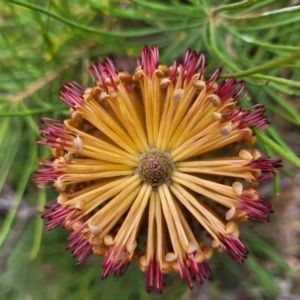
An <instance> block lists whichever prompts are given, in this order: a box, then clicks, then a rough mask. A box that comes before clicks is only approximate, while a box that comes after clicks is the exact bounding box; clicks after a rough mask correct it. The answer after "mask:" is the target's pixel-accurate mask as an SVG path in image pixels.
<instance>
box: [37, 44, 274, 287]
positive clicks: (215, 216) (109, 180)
mask: <svg viewBox="0 0 300 300" xmlns="http://www.w3.org/2000/svg"><path fill="white" fill-rule="evenodd" d="M204 69H205V61H204V55H203V54H201V53H195V52H192V51H190V50H188V51H187V52H186V55H185V59H184V62H183V63H182V64H181V63H179V62H177V61H176V60H174V63H173V65H172V66H171V67H166V66H164V65H160V64H159V52H158V49H157V48H156V47H151V48H148V47H144V48H143V49H142V57H141V59H139V60H138V67H137V69H136V70H135V72H134V74H133V75H130V74H128V73H125V72H117V71H116V70H115V67H114V65H113V63H112V61H111V60H110V59H108V58H106V59H105V60H104V62H103V63H99V62H95V63H94V64H93V65H92V67H91V68H90V73H91V76H92V78H93V81H94V86H93V87H89V88H83V87H81V86H80V85H78V84H77V83H75V82H71V83H68V84H67V85H65V86H64V87H63V89H62V91H61V96H60V99H61V100H62V101H63V102H64V103H66V104H67V105H68V106H69V107H70V118H69V119H67V120H65V121H63V122H62V121H56V120H51V119H47V118H43V119H42V123H43V128H42V129H41V130H40V131H41V134H42V136H43V138H44V139H43V140H42V141H39V143H41V144H45V145H48V146H49V147H51V148H52V157H51V158H49V159H44V160H41V162H40V164H41V165H42V166H43V168H42V169H41V170H38V171H37V172H36V177H35V181H36V182H37V184H38V186H41V187H54V188H55V189H56V190H57V191H58V193H59V196H58V198H57V199H56V200H53V201H51V202H49V203H48V204H47V205H46V210H45V212H44V213H43V215H42V217H43V218H46V219H48V220H49V221H48V223H47V224H46V228H48V229H49V230H51V229H53V228H55V227H57V226H62V227H64V228H66V229H69V230H71V231H73V232H72V233H71V234H70V236H69V238H68V239H69V240H70V243H69V245H68V246H67V249H72V254H73V256H78V264H80V263H81V262H83V261H84V260H85V259H86V258H87V257H88V256H89V255H90V254H91V253H94V254H96V255H99V256H104V257H105V259H104V261H103V273H102V278H106V277H107V276H108V275H110V274H111V273H114V274H115V275H116V276H119V275H123V274H124V273H125V272H126V270H127V268H128V266H129V263H130V262H131V261H134V260H137V261H138V262H139V266H140V268H141V270H142V271H143V272H144V274H145V281H146V289H147V291H150V290H151V289H152V288H153V287H155V288H156V290H157V291H158V292H162V289H163V285H164V282H165V279H164V278H165V275H166V274H168V273H170V272H172V271H178V272H179V274H180V276H181V278H182V279H183V280H185V281H186V283H187V285H188V287H189V288H190V289H191V288H193V281H194V280H197V281H199V282H200V283H202V282H203V279H204V278H208V279H210V278H211V277H212V275H211V271H210V269H209V266H208V263H207V261H208V260H209V259H210V258H211V256H212V254H213V249H214V248H215V249H217V250H219V251H221V252H225V253H227V254H228V255H229V256H230V257H232V258H233V259H234V260H235V261H236V262H238V263H242V262H243V260H244V259H245V258H246V256H247V252H248V251H247V249H246V247H245V246H244V244H243V243H242V241H241V240H240V239H239V229H238V225H237V223H238V222H244V221H246V220H248V219H250V220H253V221H258V222H261V223H266V222H268V215H269V213H271V212H272V208H271V204H270V202H269V201H268V200H266V199H265V198H264V197H263V196H261V195H260V194H259V193H258V192H257V191H256V190H255V188H256V187H257V185H258V183H259V181H261V180H265V179H269V178H271V177H273V175H274V170H277V169H279V168H280V160H279V159H269V158H268V157H265V156H263V155H262V154H261V153H260V152H259V151H258V150H256V149H253V147H252V146H253V145H254V144H255V140H256V139H255V136H254V135H253V131H252V129H251V128H252V127H258V128H259V129H261V130H263V129H265V128H267V127H268V125H269V123H268V122H267V120H266V117H265V116H264V113H265V109H264V107H263V106H262V105H260V104H258V105H256V106H253V107H252V108H250V109H246V110H243V109H241V108H239V103H240V101H241V100H242V99H241V98H242V93H243V89H244V83H243V82H236V81H235V80H234V79H228V80H225V81H223V82H221V83H217V80H218V77H219V74H220V72H221V70H220V69H217V70H216V71H215V72H214V74H213V75H212V76H211V77H210V78H209V79H208V80H205V78H204ZM247 149H248V150H247ZM249 149H250V150H249Z"/></svg>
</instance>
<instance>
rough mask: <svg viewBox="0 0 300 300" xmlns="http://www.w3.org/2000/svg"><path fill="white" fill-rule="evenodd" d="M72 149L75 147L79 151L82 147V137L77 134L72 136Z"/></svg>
mask: <svg viewBox="0 0 300 300" xmlns="http://www.w3.org/2000/svg"><path fill="white" fill-rule="evenodd" d="M74 149H75V150H76V151H77V152H80V151H81V150H82V149H83V141H82V139H81V138H80V137H79V135H77V136H76V137H75V138H74Z"/></svg>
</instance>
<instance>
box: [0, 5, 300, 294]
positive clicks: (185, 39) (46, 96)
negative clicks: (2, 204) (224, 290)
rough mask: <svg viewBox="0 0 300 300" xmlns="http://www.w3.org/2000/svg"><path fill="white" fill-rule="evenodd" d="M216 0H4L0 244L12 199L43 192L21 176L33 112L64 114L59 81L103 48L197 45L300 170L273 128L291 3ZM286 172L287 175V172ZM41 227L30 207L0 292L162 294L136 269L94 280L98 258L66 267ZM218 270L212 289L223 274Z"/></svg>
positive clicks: (292, 51) (290, 30) (289, 66)
mask: <svg viewBox="0 0 300 300" xmlns="http://www.w3.org/2000/svg"><path fill="white" fill-rule="evenodd" d="M220 2H221V1H210V0H204V1H200V0H191V1H179V0H170V1H147V0H132V1H118V0H114V1H109V0H103V1H98V0H89V1H84V0H74V1H68V0H65V1H60V0H49V1H31V0H28V1H17V0H7V1H2V4H1V12H0V67H1V73H0V90H1V95H0V174H1V177H0V190H2V188H3V187H4V184H5V183H8V184H9V185H10V186H12V188H13V189H14V190H15V195H14V198H13V200H12V206H11V209H10V211H9V212H8V213H7V214H6V216H5V218H4V219H3V220H2V219H0V226H1V230H0V247H1V246H5V245H6V243H7V242H9V241H10V235H11V233H10V231H13V230H15V227H16V223H17V222H16V218H18V217H16V216H17V212H18V208H19V207H20V204H21V202H22V201H25V202H26V203H28V204H29V205H31V206H35V207H36V208H37V210H38V211H41V210H42V207H43V205H44V203H45V202H46V199H49V196H47V195H46V193H45V191H37V190H36V189H35V188H34V187H33V185H32V183H31V177H32V173H33V170H34V169H36V168H37V162H38V158H39V157H41V156H45V155H46V153H40V148H39V147H38V146H37V145H36V144H35V143H34V141H35V139H37V138H39V131H38V128H39V121H38V118H39V117H40V116H47V117H53V118H61V117H62V115H63V114H65V113H66V107H65V106H64V105H62V104H61V103H60V102H59V100H58V97H57V96H58V93H59V89H60V87H61V86H62V85H63V84H64V83H66V82H68V81H70V80H76V81H78V82H80V83H82V84H83V85H86V84H87V83H88V80H89V79H88V74H87V73H88V71H87V68H88V66H89V64H90V62H91V61H92V60H93V59H96V58H97V59H100V60H101V59H102V58H103V57H104V56H105V55H113V56H115V57H116V56H124V55H125V56H134V57H137V56H138V55H139V54H140V49H141V47H142V46H143V45H144V44H148V45H151V44H155V45H157V46H158V47H159V48H160V49H161V61H162V62H163V63H165V64H168V63H170V62H171V61H172V60H173V59H174V58H175V57H178V58H181V55H182V54H183V53H184V52H185V50H186V49H187V48H192V49H194V50H196V51H202V52H204V54H205V55H206V59H207V64H208V68H207V74H208V75H209V74H210V73H211V72H212V71H213V70H214V69H215V68H216V67H219V66H221V67H222V68H223V73H222V76H221V78H229V77H234V78H237V79H242V80H244V81H246V83H247V88H248V93H249V98H250V99H251V101H252V103H255V102H256V103H263V104H264V105H265V106H266V108H267V114H268V116H269V119H270V121H271V122H272V123H273V127H272V128H270V129H268V130H267V131H265V132H263V133H261V132H259V131H257V132H256V135H257V137H258V139H259V142H260V145H261V148H262V149H264V151H265V152H266V153H267V154H268V155H270V156H278V155H279V156H281V157H282V158H284V159H285V160H286V161H288V162H290V163H291V164H293V165H294V166H295V167H297V168H300V159H299V157H298V156H297V155H296V154H295V153H294V152H293V150H292V149H291V147H290V146H289V144H288V142H287V141H286V137H284V136H283V135H282V133H281V131H280V128H281V126H280V124H282V123H284V124H286V123H287V124H293V125H294V126H300V114H299V112H298V111H299V110H298V111H297V107H298V108H299V104H298V103H297V100H298V99H297V98H299V96H300V89H299V87H300V83H299V77H300V71H299V70H300V68H299V67H300V44H299V29H300V22H299V21H300V14H299V11H300V6H299V5H298V6H291V4H290V1H287V0H282V1H277V0H259V1H255V0H244V1H240V2H238V1H223V2H224V4H222V5H220V4H219V3H220ZM244 105H248V104H247V103H246V104H244ZM284 172H285V174H287V175H288V176H290V177H292V174H291V172H290V171H289V170H285V171H284ZM276 180H277V181H275V188H276V192H279V181H278V180H279V179H276ZM42 226H43V223H42V221H41V219H40V218H39V216H37V218H36V221H35V222H30V223H29V225H28V226H27V227H26V228H25V230H24V233H23V234H22V237H21V239H20V240H19V241H18V242H17V243H16V247H15V248H14V250H13V252H12V254H11V256H10V258H9V261H8V262H7V265H6V268H5V272H4V273H3V274H2V275H1V278H0V279H1V280H0V282H1V284H0V291H1V294H0V299H72V300H73V299H97V298H99V299H100V298H101V296H102V295H105V298H109V297H111V298H112V299H133V298H135V299H150V298H151V299H161V298H160V297H159V296H156V295H154V294H153V295H152V294H151V296H148V295H147V294H146V293H145V292H144V288H143V278H142V276H141V274H139V275H136V273H137V270H136V268H133V269H132V270H130V271H129V273H128V274H126V276H124V277H123V278H120V279H118V280H116V281H115V280H114V279H112V278H110V279H108V280H105V281H101V282H100V281H99V278H98V277H99V275H98V274H99V273H100V262H99V260H97V261H96V260H95V264H96V266H94V265H93V263H94V261H93V262H89V263H88V264H87V266H82V267H76V268H75V267H73V264H74V262H73V261H71V259H69V258H68V254H65V253H61V252H60V251H63V250H62V249H63V247H64V246H63V244H64V239H65V237H63V238H62V233H61V232H59V234H58V235H57V234H53V233H51V235H52V239H53V238H54V237H55V239H56V240H52V241H51V240H50V239H51V237H50V235H47V236H46V237H45V238H44V239H43V240H42V233H43V230H42ZM62 241H63V242H62ZM247 241H248V245H250V246H249V248H253V249H255V252H256V251H257V252H260V253H263V254H265V255H266V256H267V257H268V258H269V259H270V260H274V261H275V262H276V263H277V264H278V266H279V267H280V270H281V271H280V272H284V271H286V264H285V262H284V260H283V258H282V257H280V256H279V255H278V254H277V253H276V251H275V250H274V249H273V248H272V247H271V246H266V245H264V244H263V243H264V242H263V240H261V239H260V238H259V237H255V238H253V239H251V238H249V239H247ZM262 245H264V246H262ZM40 247H41V248H40ZM255 247H256V248H255ZM39 251H40V252H39ZM0 257H1V255H0ZM33 258H36V259H35V260H32V259H33ZM20 266H21V267H20ZM217 267H218V266H215V270H214V271H216V268H217ZM47 268H50V270H49V269H47ZM233 269H234V270H235V275H234V276H236V278H240V279H239V280H241V281H243V282H246V283H245V284H244V285H245V288H246V289H247V290H249V291H253V287H254V286H258V287H260V288H261V289H263V290H264V291H265V292H266V293H270V294H272V295H275V294H276V293H277V292H278V289H277V286H276V282H275V281H274V278H273V277H272V275H270V274H269V273H268V272H266V271H265V270H264V269H263V268H262V267H261V265H260V263H259V261H257V258H256V257H254V256H253V255H252V256H251V257H249V259H248V262H247V264H246V269H247V270H248V271H245V273H246V275H245V274H243V273H242V272H241V271H239V268H236V267H233ZM37 270H38V271H37ZM249 272H250V273H251V274H252V276H251V277H250V278H248V277H247V274H249ZM214 273H217V272H214ZM221 275H222V276H226V273H225V274H224V272H222V274H221ZM221 275H220V277H219V278H218V275H217V278H216V283H215V284H214V286H218V282H220V281H221V280H222V279H221ZM53 277H54V278H53ZM58 278H59V279H58ZM16 282H18V284H17V285H16V284H15V283H16ZM176 282H177V281H176V280H174V283H173V284H171V285H170V286H169V287H168V288H166V290H165V297H164V299H178V298H180V295H182V294H183V292H184V285H182V284H178V283H176ZM252 294H253V295H254V296H255V297H258V298H259V297H260V296H257V295H256V294H255V293H252ZM45 295H47V296H45ZM45 297H47V298H45Z"/></svg>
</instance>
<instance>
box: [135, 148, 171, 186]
mask: <svg viewBox="0 0 300 300" xmlns="http://www.w3.org/2000/svg"><path fill="white" fill-rule="evenodd" d="M174 169H175V166H174V163H173V162H172V161H171V159H170V157H169V153H168V152H161V151H157V150H151V151H150V152H148V153H145V154H142V155H141V156H140V164H139V167H138V172H139V174H140V176H141V178H142V179H143V181H144V182H147V183H149V184H151V185H152V186H153V187H157V186H159V185H160V184H163V183H167V184H170V178H171V173H172V171H173V170H174Z"/></svg>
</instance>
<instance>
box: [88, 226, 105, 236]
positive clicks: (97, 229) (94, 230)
mask: <svg viewBox="0 0 300 300" xmlns="http://www.w3.org/2000/svg"><path fill="white" fill-rule="evenodd" d="M88 227H89V229H90V231H91V233H92V234H93V235H96V236H97V235H100V233H101V232H102V230H101V228H100V227H98V226H96V225H93V224H88Z"/></svg>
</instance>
